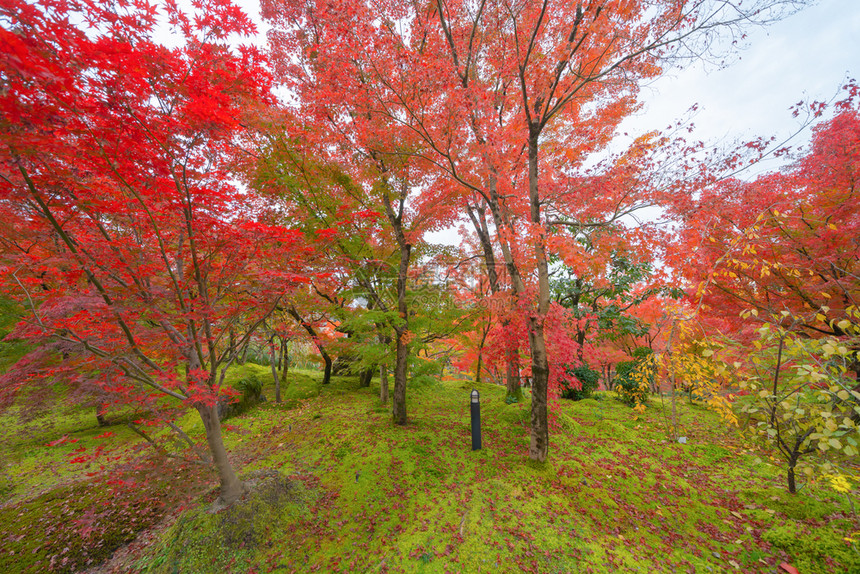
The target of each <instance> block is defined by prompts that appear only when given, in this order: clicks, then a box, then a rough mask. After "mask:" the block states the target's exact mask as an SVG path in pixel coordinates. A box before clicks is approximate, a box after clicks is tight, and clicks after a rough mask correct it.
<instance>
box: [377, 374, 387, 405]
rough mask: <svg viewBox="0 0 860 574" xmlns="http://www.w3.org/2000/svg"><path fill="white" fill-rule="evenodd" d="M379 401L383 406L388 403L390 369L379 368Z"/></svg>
mask: <svg viewBox="0 0 860 574" xmlns="http://www.w3.org/2000/svg"><path fill="white" fill-rule="evenodd" d="M379 400H380V401H382V404H383V405H384V404H385V403H387V402H388V367H386V366H385V365H380V366H379Z"/></svg>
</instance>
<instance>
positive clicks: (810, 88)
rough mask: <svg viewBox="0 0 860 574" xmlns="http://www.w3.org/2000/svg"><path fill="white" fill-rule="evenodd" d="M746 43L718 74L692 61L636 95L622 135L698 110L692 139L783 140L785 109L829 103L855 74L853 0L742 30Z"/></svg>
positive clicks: (831, 1) (857, 47)
mask: <svg viewBox="0 0 860 574" xmlns="http://www.w3.org/2000/svg"><path fill="white" fill-rule="evenodd" d="M747 40H748V48H746V49H745V50H743V51H742V52H741V53H740V54H739V58H740V59H739V60H735V61H734V62H731V63H730V65H729V66H728V67H726V68H725V69H717V68H716V67H715V66H713V65H712V66H706V65H704V64H701V63H699V64H696V65H694V66H693V67H691V68H688V69H686V70H683V71H681V72H674V73H672V74H671V75H667V76H663V77H661V78H659V79H658V80H656V81H655V82H653V83H652V84H651V85H650V86H649V87H648V88H645V89H644V90H643V92H642V96H643V99H644V100H645V102H646V108H645V110H644V111H643V112H642V113H641V114H639V116H638V117H634V118H629V119H628V120H626V121H625V122H624V124H622V130H628V131H630V132H631V134H634V133H639V132H644V131H648V130H650V129H658V130H659V129H663V128H666V127H667V126H668V125H669V124H670V123H672V121H673V120H674V119H676V118H678V117H680V116H681V115H683V114H684V112H685V111H686V110H688V109H689V108H690V107H691V106H693V104H698V105H699V107H698V113H697V114H696V115H695V117H694V120H693V123H694V124H695V126H696V130H695V132H694V135H695V137H696V138H697V139H701V140H704V141H706V142H710V141H714V140H734V139H737V138H743V139H752V138H753V137H756V136H770V135H775V136H777V137H778V138H780V139H781V138H784V137H788V136H789V135H791V134H792V133H793V132H794V131H796V129H797V127H798V120H795V119H794V118H792V116H791V111H790V110H789V108H790V107H791V106H792V105H793V104H795V103H797V102H799V101H800V100H802V99H817V100H830V99H831V98H833V96H834V95H835V94H836V93H837V90H838V88H839V86H840V85H841V84H843V83H844V82H845V80H846V79H847V78H848V77H854V76H852V74H858V73H860V1H858V0H820V1H819V2H818V3H817V4H816V5H814V6H810V7H808V8H806V9H804V10H802V11H800V12H798V13H797V14H794V15H793V16H791V17H789V18H787V19H785V20H782V21H780V22H777V23H776V24H773V25H771V26H768V27H766V28H755V29H752V30H750V31H749V34H748V37H747ZM807 135H808V134H807ZM798 143H802V142H798Z"/></svg>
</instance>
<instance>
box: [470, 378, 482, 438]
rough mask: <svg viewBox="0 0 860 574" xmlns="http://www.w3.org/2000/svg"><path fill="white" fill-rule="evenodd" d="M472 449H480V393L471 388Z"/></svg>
mask: <svg viewBox="0 0 860 574" xmlns="http://www.w3.org/2000/svg"><path fill="white" fill-rule="evenodd" d="M471 396H472V403H471V404H472V450H481V403H480V402H479V399H480V394H479V393H478V391H476V390H475V389H472V395H471Z"/></svg>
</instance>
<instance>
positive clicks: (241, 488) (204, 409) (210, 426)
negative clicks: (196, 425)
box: [195, 404, 245, 505]
mask: <svg viewBox="0 0 860 574" xmlns="http://www.w3.org/2000/svg"><path fill="white" fill-rule="evenodd" d="M195 407H196V408H197V412H198V413H200V418H201V419H202V421H203V427H204V428H205V429H206V442H207V443H209V452H210V453H211V454H212V460H213V462H214V463H215V468H216V469H217V470H218V478H219V480H220V482H221V494H220V495H219V497H218V498H219V501H220V502H221V503H222V504H224V505H230V504H232V503H233V502H235V501H236V500H237V499H239V498H240V497H241V496H242V495H243V494H245V483H243V482H242V481H241V480H239V478H238V477H237V476H236V473H235V472H234V471H233V466H232V465H231V464H230V460H229V459H228V458H227V450H226V449H225V448H224V440H223V438H222V436H221V422H220V421H219V420H218V413H217V412H216V410H215V406H210V405H205V404H198V405H195Z"/></svg>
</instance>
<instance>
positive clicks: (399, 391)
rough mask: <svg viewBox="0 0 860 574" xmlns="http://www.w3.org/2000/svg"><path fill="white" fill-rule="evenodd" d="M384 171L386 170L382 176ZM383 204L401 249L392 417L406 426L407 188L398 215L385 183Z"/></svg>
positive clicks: (407, 317) (407, 322) (410, 253)
mask: <svg viewBox="0 0 860 574" xmlns="http://www.w3.org/2000/svg"><path fill="white" fill-rule="evenodd" d="M384 172H385V170H384V169H383V173H384ZM384 184H385V191H384V192H383V203H384V204H385V214H386V215H387V216H388V222H389V223H390V224H391V227H392V228H393V230H394V236H395V238H396V240H397V246H398V248H399V249H400V264H399V265H398V267H397V314H398V316H399V319H400V323H399V324H398V325H396V326H395V327H394V335H395V336H396V337H397V341H395V364H394V396H393V401H392V417H393V419H394V424H396V425H405V424H406V368H407V360H408V359H409V339H410V336H411V333H409V309H408V307H407V304H406V279H407V274H408V271H409V258H410V256H411V255H412V244H410V243H409V242H408V241H407V240H406V234H405V233H404V231H403V212H404V205H405V202H406V193H407V191H406V188H404V189H403V190H401V191H400V196H399V198H398V209H397V213H395V212H394V208H393V207H392V204H391V196H390V195H389V182H388V180H385V182H384Z"/></svg>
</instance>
